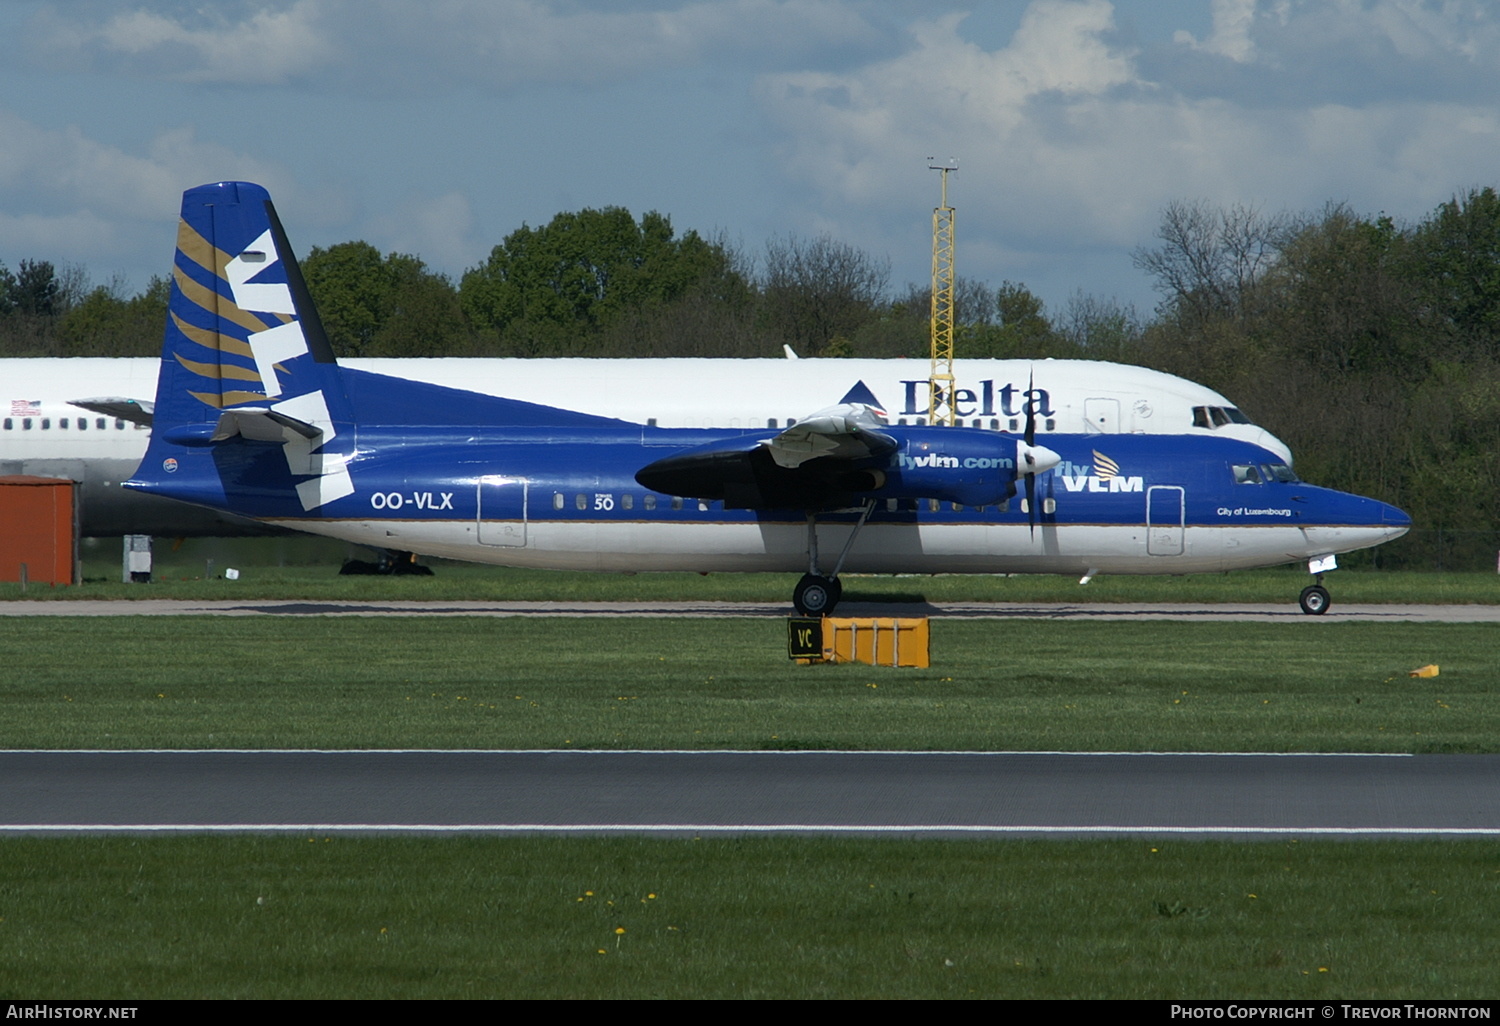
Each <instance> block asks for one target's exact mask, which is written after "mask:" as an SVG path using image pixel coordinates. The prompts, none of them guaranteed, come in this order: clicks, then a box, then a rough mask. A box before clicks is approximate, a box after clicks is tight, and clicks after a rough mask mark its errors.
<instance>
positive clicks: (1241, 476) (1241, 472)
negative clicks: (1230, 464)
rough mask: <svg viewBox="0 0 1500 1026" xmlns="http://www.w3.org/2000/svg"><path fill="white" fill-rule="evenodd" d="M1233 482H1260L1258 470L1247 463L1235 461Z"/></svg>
mask: <svg viewBox="0 0 1500 1026" xmlns="http://www.w3.org/2000/svg"><path fill="white" fill-rule="evenodd" d="M1234 483H1235V484H1260V483H1261V481H1260V471H1258V470H1256V469H1255V467H1254V466H1252V465H1251V464H1249V463H1236V464H1235V465H1234Z"/></svg>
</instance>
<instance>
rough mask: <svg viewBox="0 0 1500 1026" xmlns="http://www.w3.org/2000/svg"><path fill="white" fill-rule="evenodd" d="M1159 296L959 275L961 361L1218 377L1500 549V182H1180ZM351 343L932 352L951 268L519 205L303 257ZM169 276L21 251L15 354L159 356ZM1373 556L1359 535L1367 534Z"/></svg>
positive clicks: (362, 348) (13, 277)
mask: <svg viewBox="0 0 1500 1026" xmlns="http://www.w3.org/2000/svg"><path fill="white" fill-rule="evenodd" d="M1135 263H1136V266H1137V267H1138V268H1139V269H1140V270H1141V271H1142V272H1143V273H1144V274H1146V275H1147V276H1148V277H1149V278H1150V280H1151V282H1152V284H1153V286H1154V287H1155V289H1156V290H1157V292H1158V294H1159V295H1160V303H1159V304H1158V305H1157V307H1156V308H1155V310H1153V311H1152V312H1151V313H1150V314H1149V315H1142V314H1141V313H1140V312H1138V311H1137V310H1136V309H1135V308H1134V307H1131V306H1129V305H1125V304H1121V303H1119V302H1116V301H1114V300H1111V299H1102V298H1099V297H1097V296H1092V295H1089V294H1087V293H1085V292H1083V291H1081V290H1080V291H1079V292H1078V293H1076V294H1075V295H1074V296H1073V297H1072V298H1071V299H1070V300H1069V301H1068V302H1067V303H1065V304H1064V305H1063V307H1062V309H1060V310H1058V311H1056V312H1053V311H1049V310H1047V309H1046V308H1045V306H1044V305H1043V303H1042V302H1041V301H1040V300H1039V299H1038V298H1037V297H1036V296H1035V295H1034V294H1033V293H1032V292H1031V291H1030V290H1029V289H1027V288H1026V286H1025V285H1024V284H1020V283H1016V282H1009V281H1007V282H1003V283H1002V284H1001V285H999V286H998V287H992V286H990V285H989V284H986V283H983V282H979V281H975V280H972V279H968V278H959V279H958V281H957V284H956V303H955V306H956V310H957V319H958V321H959V325H958V328H957V331H956V333H955V345H956V351H957V353H958V357H959V359H960V361H962V359H964V358H965V357H968V358H1045V357H1059V358H1061V357H1079V358H1087V359H1100V360H1111V361H1118V362H1124V363H1134V364H1140V365H1143V366H1148V367H1153V368H1156V369H1158V370H1164V371H1168V372H1170V373H1173V374H1178V375H1181V376H1182V377H1185V378H1188V379H1190V380H1193V381H1197V382H1201V383H1202V384H1205V385H1208V386H1209V387H1211V388H1214V389H1216V390H1218V391H1220V392H1222V393H1224V394H1225V395H1226V396H1228V397H1230V398H1231V399H1232V400H1234V401H1235V402H1236V403H1237V404H1238V405H1239V407H1240V408H1241V409H1242V410H1243V411H1244V412H1245V413H1246V414H1247V415H1249V416H1250V417H1251V418H1252V419H1253V420H1255V421H1256V422H1257V423H1259V424H1261V425H1263V426H1265V427H1266V428H1268V429H1269V430H1270V431H1272V432H1273V433H1274V434H1276V435H1277V436H1279V437H1280V438H1282V439H1283V440H1284V441H1286V442H1287V444H1288V445H1290V446H1291V448H1292V451H1293V452H1294V453H1295V454H1296V457H1297V469H1298V472H1299V473H1300V474H1301V475H1302V476H1303V477H1304V478H1306V479H1308V480H1311V481H1315V482H1317V483H1319V484H1323V485H1327V486H1329V487H1333V488H1340V489H1343V490H1347V491H1352V492H1358V493H1360V494H1364V495H1371V496H1377V497H1380V498H1382V499H1385V500H1387V501H1390V502H1393V503H1395V504H1397V505H1399V506H1401V507H1402V508H1404V509H1406V510H1407V511H1408V512H1410V513H1411V514H1412V516H1413V518H1414V520H1415V521H1416V523H1417V525H1418V528H1419V529H1418V530H1414V531H1413V532H1412V534H1411V536H1409V537H1408V538H1407V539H1403V540H1402V541H1401V542H1398V543H1396V544H1394V545H1390V546H1384V547H1382V548H1380V549H1377V550H1375V551H1374V553H1373V554H1372V555H1371V556H1369V557H1366V558H1370V559H1373V560H1374V561H1376V562H1379V563H1381V564H1383V565H1420V566H1439V567H1481V566H1483V567H1488V566H1492V565H1494V560H1495V558H1496V548H1497V544H1500V195H1497V194H1496V192H1495V190H1494V189H1493V188H1477V189H1473V190H1470V191H1469V192H1467V193H1465V194H1464V195H1462V196H1455V197H1454V198H1453V199H1452V200H1450V201H1449V202H1447V203H1444V204H1442V205H1440V206H1439V207H1437V208H1436V209H1435V210H1434V211H1432V212H1431V213H1430V214H1429V215H1428V216H1426V217H1424V218H1423V219H1421V220H1420V221H1418V222H1415V223H1412V224H1398V223H1396V222H1395V221H1394V220H1393V219H1391V218H1389V217H1387V216H1384V215H1374V216H1368V215H1363V214H1359V213H1357V212H1355V211H1353V210H1352V209H1350V208H1349V207H1348V206H1346V205H1342V204H1330V205H1329V206H1327V207H1325V208H1324V209H1323V210H1321V211H1317V212H1315V213H1304V214H1286V213H1281V214H1267V213H1265V212H1263V211H1261V210H1258V209H1256V208H1253V207H1248V206H1232V207H1216V206H1213V205H1211V204H1208V203H1202V202H1178V203H1173V204H1171V205H1169V206H1168V207H1167V208H1166V209H1165V210H1164V211H1163V213H1162V218H1161V223H1160V225H1159V227H1158V229H1157V232H1156V235H1155V237H1154V239H1153V241H1152V243H1151V244H1149V245H1146V246H1142V247H1141V248H1140V249H1138V250H1137V251H1136V253H1135ZM302 269H303V274H304V276H305V278H306V279H307V283H308V287H309V289H310V290H311V292H312V293H313V296H314V298H315V300H316V301H317V303H318V306H319V310H320V312H321V314H322V318H323V321H324V326H325V328H326V329H327V331H328V334H329V338H330V340H331V341H332V343H333V346H334V349H335V352H337V353H338V354H340V355H345V356H528V357H548V356H601V357H602V356H613V357H630V356H729V357H752V356H761V357H766V356H779V355H780V354H781V347H782V346H783V345H790V346H792V348H793V349H794V350H796V351H797V352H798V353H799V354H800V355H802V356H860V357H897V356H902V357H912V358H918V359H921V358H925V357H926V356H927V355H928V351H929V333H928V318H929V311H930V290H929V288H928V286H927V285H925V284H922V285H909V286H907V287H906V288H905V289H904V290H893V289H892V288H891V285H890V280H889V270H890V269H889V264H888V263H887V262H885V261H884V260H881V259H879V258H876V257H873V256H871V255H870V254H868V253H866V252H864V251H862V250H860V249H858V248H857V247H853V246H849V245H847V244H845V243H842V242H839V241H838V240H835V239H833V238H831V237H829V236H819V237H816V238H799V237H795V236H782V237H777V238H773V239H772V240H770V241H769V242H768V243H767V244H766V245H765V247H764V248H763V249H762V250H761V251H760V252H757V253H753V254H752V253H747V252H745V251H744V250H743V249H741V248H740V247H737V246H735V245H733V244H731V243H730V242H729V241H728V240H727V239H726V238H724V237H723V236H710V237H705V236H703V235H700V234H699V233H697V232H695V231H687V232H683V233H680V234H679V233H678V232H677V231H676V230H674V228H673V226H672V224H671V222H670V220H669V219H668V218H667V217H665V216H663V215H661V214H658V213H655V212H652V213H647V214H645V215H643V216H641V217H639V218H637V217H635V216H633V215H632V214H631V213H630V212H629V211H627V210H624V209H623V208H619V207H611V208H606V209H603V210H582V211H577V212H568V213H560V214H558V215H557V216H556V217H555V218H553V219H552V221H551V222H549V223H548V224H546V225H544V226H541V227H537V228H532V227H530V226H524V225H523V226H522V227H521V228H519V229H517V230H516V231H514V232H512V233H511V234H510V235H508V236H506V237H505V239H504V240H503V241H502V242H501V243H500V244H499V245H497V246H495V247H494V248H493V249H492V250H491V252H490V254H489V256H488V258H487V259H485V260H484V261H483V262H482V263H480V264H478V265H476V266H474V267H472V268H470V269H468V270H467V271H465V272H464V274H463V275H462V276H461V277H460V278H459V280H458V281H456V282H455V281H453V280H452V279H450V278H449V277H448V276H446V275H444V274H441V273H438V272H435V271H433V270H432V269H431V268H429V267H427V265H426V264H425V263H424V262H423V261H422V260H421V259H420V257H417V256H415V255H412V254H404V253H388V254H381V252H380V251H379V250H377V249H376V248H375V247H374V246H371V245H370V244H369V243H367V242H362V241H354V242H345V243H340V244H338V245H334V246H330V247H327V248H326V249H325V248H315V249H313V250H312V251H311V252H310V253H309V254H308V255H307V256H306V258H305V259H304V260H303V261H302ZM168 288H169V286H168V282H167V280H166V279H164V278H154V279H152V281H151V282H150V284H149V285H148V286H147V287H146V288H145V289H144V290H143V291H141V292H140V293H138V294H133V295H132V294H128V292H127V290H126V289H124V288H123V287H121V285H120V284H119V283H118V282H116V283H112V284H110V285H107V286H97V287H94V286H91V285H90V283H89V282H88V278H87V275H86V274H85V273H84V272H83V271H82V270H81V269H78V268H62V269H58V268H55V267H54V266H53V265H52V264H50V263H47V262H45V261H33V260H24V259H23V260H21V261H20V262H19V264H18V265H17V267H16V270H15V271H14V272H13V271H11V270H10V269H9V268H8V267H6V266H5V265H4V264H0V355H4V356H154V355H156V353H158V352H159V350H160V344H161V342H160V338H161V330H162V325H163V324H164V322H165V319H166V302H167V295H168ZM1356 561H1357V559H1356Z"/></svg>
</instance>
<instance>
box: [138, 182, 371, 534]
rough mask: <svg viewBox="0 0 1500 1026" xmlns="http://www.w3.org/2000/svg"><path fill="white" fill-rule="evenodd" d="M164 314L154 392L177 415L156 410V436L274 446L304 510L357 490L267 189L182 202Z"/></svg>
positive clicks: (310, 319)
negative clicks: (162, 432) (161, 427)
mask: <svg viewBox="0 0 1500 1026" xmlns="http://www.w3.org/2000/svg"><path fill="white" fill-rule="evenodd" d="M169 308H170V312H171V317H170V323H169V325H168V329H167V339H166V346H165V348H166V350H167V353H168V354H169V355H170V356H171V358H172V359H171V361H170V362H164V364H163V368H162V381H161V385H162V386H168V387H161V388H159V389H158V394H159V395H160V396H169V397H171V402H172V405H173V406H174V407H175V408H174V409H171V410H168V411H162V410H160V409H158V411H157V414H158V417H159V418H160V420H159V421H158V422H159V423H169V424H173V425H174V427H173V428H172V429H171V430H170V431H168V432H167V433H166V434H167V437H166V438H164V439H163V440H164V441H166V442H170V443H174V444H176V445H181V446H187V447H189V448H193V449H197V450H198V451H199V452H204V453H206V447H209V446H212V445H213V444H215V443H219V442H224V441H227V440H228V439H231V438H233V437H235V436H236V435H240V436H243V437H245V438H248V439H253V440H256V441H263V442H264V441H279V442H281V443H282V450H283V453H284V456H285V459H286V467H287V471H288V472H289V473H290V474H291V475H293V476H294V477H299V478H305V480H302V481H299V482H297V483H296V485H295V488H296V494H297V497H298V499H299V500H300V502H301V505H302V508H303V510H304V511H310V510H314V509H317V508H319V507H320V506H323V505H325V504H326V503H329V502H332V501H334V500H335V499H340V498H343V497H344V496H347V495H351V494H353V492H354V484H353V482H352V480H351V479H350V477H349V470H348V468H347V466H346V464H347V463H348V461H349V460H350V458H351V457H352V455H353V452H354V445H353V442H354V437H353V436H354V421H353V418H352V416H351V415H350V412H349V408H348V407H349V404H348V399H347V397H346V396H345V395H344V394H343V386H342V383H341V382H340V379H339V377H338V375H337V373H336V371H335V370H334V368H335V364H334V360H333V353H332V350H331V348H330V347H329V345H328V341H327V338H326V336H325V335H324V333H323V326H322V323H321V322H320V321H319V320H318V317H317V313H316V310H315V309H314V308H313V306H312V303H311V302H310V301H309V300H308V298H307V289H306V285H305V284H304V282H303V280H302V274H301V271H300V270H299V269H298V267H297V263H296V260H295V259H293V258H292V256H291V250H290V247H289V246H288V244H287V241H286V235H285V233H284V232H283V231H282V228H281V223H280V221H279V220H278V219H277V217H276V212H275V209H274V208H273V207H272V206H271V203H270V196H269V194H267V193H266V192H265V190H264V189H261V188H260V187H259V186H254V185H249V184H247V183H243V182H221V183H218V184H215V185H207V186H202V187H200V188H198V189H193V190H189V192H188V193H187V194H186V195H184V197H183V205H182V220H181V222H180V223H179V226H178V235H177V256H176V261H175V265H174V267H173V275H172V295H171V300H170V303H169ZM272 400H279V401H276V402H272ZM164 412H165V414H166V415H165V416H162V414H163V413H164ZM335 439H340V442H339V445H338V446H337V448H338V449H342V450H345V451H343V452H338V451H334V447H333V446H332V445H331V443H333V442H334V440H335Z"/></svg>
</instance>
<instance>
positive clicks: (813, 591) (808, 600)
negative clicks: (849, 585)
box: [792, 574, 844, 616]
mask: <svg viewBox="0 0 1500 1026" xmlns="http://www.w3.org/2000/svg"><path fill="white" fill-rule="evenodd" d="M843 594H844V586H843V585H842V584H840V583H839V581H838V578H836V577H820V576H818V575H817V574H803V575H802V580H800V581H798V582H797V587H796V589H795V590H793V592H792V605H794V606H796V607H797V612H799V613H801V614H802V615H803V616H826V615H828V614H829V613H831V612H833V607H834V606H836V605H838V604H839V599H840V598H841V597H842V596H843Z"/></svg>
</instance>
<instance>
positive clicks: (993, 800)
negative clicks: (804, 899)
mask: <svg viewBox="0 0 1500 1026" xmlns="http://www.w3.org/2000/svg"><path fill="white" fill-rule="evenodd" d="M0 777H3V779H4V780H5V781H6V786H5V788H4V789H0V832H4V833H16V832H28V833H34V832H43V833H56V832H65V833H76V832H97V831H104V832H150V833H158V832H239V831H253V832H266V831H274V832H284V831H317V832H326V831H344V832H427V833H447V832H472V833H500V832H506V833H518V832H522V833H600V834H606V833H649V834H667V835H688V836H692V835H701V834H704V833H731V834H732V833H741V834H743V833H793V834H803V833H821V834H839V833H856V834H886V835H898V836H975V835H981V836H1017V835H1021V836H1026V835H1029V836H1044V837H1066V836H1131V835H1147V836H1172V835H1178V836H1181V835H1188V836H1195V837H1225V836H1228V837H1251V838H1263V837H1280V836H1334V837H1412V836H1423V837H1428V836H1430V837H1497V836H1500V755H1415V756H1412V755H1299V754H1290V755H1266V754H1246V755H1242V754H1220V755H1212V754H1129V753H1092V754H1090V753H1083V754H1072V753H1046V752H1042V753H1034V752H1032V753H964V752H936V753H932V752H927V753H913V752H573V751H541V752H473V751H374V752H371V751H349V752H327V751H255V752H250V751H222V752H207V751H182V752H173V751H146V752H16V751H12V752H0Z"/></svg>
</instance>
